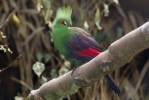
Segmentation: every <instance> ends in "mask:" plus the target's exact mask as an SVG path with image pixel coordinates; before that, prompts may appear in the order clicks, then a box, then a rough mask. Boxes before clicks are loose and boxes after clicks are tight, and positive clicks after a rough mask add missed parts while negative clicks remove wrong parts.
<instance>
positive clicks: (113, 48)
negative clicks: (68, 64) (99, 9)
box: [28, 22, 149, 100]
mask: <svg viewBox="0 0 149 100" xmlns="http://www.w3.org/2000/svg"><path fill="white" fill-rule="evenodd" d="M147 48H149V22H147V23H145V24H144V25H142V26H140V27H139V28H137V29H135V30H133V31H131V32H130V33H128V34H126V35H125V36H124V37H122V38H121V39H119V40H117V41H115V42H114V43H112V44H111V45H110V46H109V48H108V49H107V50H106V51H104V52H103V53H101V54H100V55H98V56H97V57H95V58H94V59H92V60H91V61H89V62H88V63H86V64H84V65H82V66H80V67H79V68H77V69H76V70H75V71H74V73H73V75H72V76H71V72H68V73H66V74H64V75H63V76H61V77H59V78H56V79H53V80H51V81H49V82H47V83H45V84H43V85H42V86H41V87H40V88H39V89H37V90H32V91H31V93H30V95H29V96H28V100H57V99H59V98H60V97H62V96H64V95H66V94H68V93H70V92H73V91H75V90H76V89H78V88H80V87H83V86H90V85H92V84H93V83H94V82H95V81H97V80H98V79H99V78H100V77H102V76H104V75H106V74H107V73H111V72H113V71H114V70H115V69H118V68H120V67H122V66H123V65H125V64H126V63H129V62H130V61H131V59H132V58H133V57H134V56H135V55H136V54H138V53H139V52H141V51H142V50H145V49H147Z"/></svg>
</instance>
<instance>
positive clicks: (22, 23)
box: [0, 0, 149, 100]
mask: <svg viewBox="0 0 149 100" xmlns="http://www.w3.org/2000/svg"><path fill="white" fill-rule="evenodd" d="M141 2H142V1H141ZM146 2H147V1H146ZM62 5H70V6H71V7H72V9H73V15H72V22H73V26H77V27H81V28H85V29H86V30H87V31H88V32H89V33H90V34H91V35H92V36H93V37H94V38H95V39H96V40H97V41H98V42H99V44H100V45H101V46H102V47H103V48H104V49H106V48H107V47H108V46H109V45H110V44H111V43H112V42H113V41H115V40H117V39H119V38H120V37H122V36H124V35H125V34H127V33H128V32H130V31H131V30H133V29H135V28H137V27H138V26H140V25H141V24H142V23H144V22H145V20H146V19H145V18H146V16H142V15H141V14H140V13H139V12H137V11H132V10H127V11H124V10H123V8H122V7H121V6H120V5H119V1H118V0H36V1H33V0H22V1H19V0H15V1H14V0H10V1H9V2H8V1H7V0H1V1H0V9H1V10H0V25H1V24H2V23H3V22H4V21H5V20H6V18H7V16H9V15H11V13H12V12H13V13H14V15H13V16H12V17H9V21H7V23H6V24H5V25H3V27H2V28H1V31H0V33H1V37H3V38H4V37H5V36H6V37H7V38H6V39H5V40H4V39H3V38H2V39H1V38H0V43H3V44H9V47H10V48H11V50H12V51H13V54H12V55H10V54H5V55H4V53H3V52H0V56H1V57H0V64H1V65H2V66H5V65H8V64H9V63H10V62H12V60H14V59H15V58H16V57H17V56H18V55H19V54H22V57H21V58H20V59H19V60H18V64H17V65H16V64H15V65H13V68H12V69H14V70H12V71H11V73H9V71H8V72H7V70H6V71H5V72H3V73H6V75H3V74H0V76H3V77H0V78H1V82H0V84H1V86H2V85H4V87H8V86H9V85H11V87H13V90H14V91H13V92H14V93H13V95H12V94H11V93H9V90H10V89H8V90H6V92H5V90H4V89H2V87H0V93H1V94H0V98H3V99H4V100H11V99H12V98H13V99H14V98H15V95H16V94H17V93H18V92H20V94H19V96H16V97H23V98H25V97H26V96H27V95H28V93H29V92H30V89H31V88H32V89H36V88H38V87H39V86H40V85H41V84H43V83H44V82H47V80H51V79H53V78H55V77H58V76H59V75H62V74H64V73H66V72H68V71H69V70H70V66H72V67H73V66H75V62H74V61H70V62H71V65H69V62H68V60H67V59H66V58H63V57H61V55H60V54H59V52H58V51H57V50H56V49H55V48H54V45H53V42H52V41H51V40H52V38H51V36H50V35H49V33H50V32H51V30H50V28H49V27H48V26H50V23H52V22H53V20H54V17H55V14H56V10H57V9H58V8H59V7H60V6H62ZM147 18H148V16H147ZM2 33H3V34H2ZM1 41H2V42H1ZM2 48H3V47H0V49H2ZM3 50H4V49H3ZM148 55H149V53H148V50H145V51H143V52H141V53H140V54H139V55H137V56H136V57H135V58H134V59H133V60H132V61H131V62H130V63H129V64H127V65H125V66H124V67H123V68H121V69H120V70H116V71H115V72H114V73H113V74H112V75H113V77H114V80H116V82H117V83H118V84H119V86H120V89H121V90H122V96H120V99H121V100H126V99H133V98H134V97H135V100H140V99H144V98H149V96H148V94H147V93H148V92H149V91H148V90H147V88H149V87H148V81H147V80H146V79H147V75H148V74H147V71H148V67H146V66H147V65H146V64H148V63H146V61H147V60H148ZM3 57H5V58H3ZM6 57H7V58H6ZM36 61H39V62H40V63H41V62H42V63H44V65H45V70H44V71H43V73H42V74H40V77H39V78H38V77H37V75H36V74H35V73H34V72H33V71H32V66H33V64H34V63H35V62H36ZM1 68H2V67H0V69H1ZM145 68H146V69H147V70H144V69H145ZM13 72H14V73H16V74H14V73H13ZM145 75H146V76H145ZM12 76H13V77H16V78H18V79H19V80H20V81H15V84H11V83H14V81H12V80H10V83H9V82H7V83H8V85H7V84H6V82H4V81H3V80H4V79H7V78H9V77H12ZM143 78H144V80H143ZM141 82H142V84H141ZM18 84H19V85H20V87H18ZM4 87H3V88H4ZM29 87H31V88H29ZM20 90H21V91H20ZM4 94H5V96H4ZM6 95H7V96H6ZM64 98H66V99H67V100H70V99H71V100H96V99H97V100H108V99H110V100H111V99H113V100H116V99H117V97H116V95H115V94H114V93H113V92H111V91H109V87H108V84H107V82H106V81H105V79H103V78H101V79H100V80H99V81H97V82H96V83H95V84H94V85H93V86H91V87H87V88H82V89H79V90H78V91H77V92H76V93H74V94H72V95H67V96H66V97H64Z"/></svg>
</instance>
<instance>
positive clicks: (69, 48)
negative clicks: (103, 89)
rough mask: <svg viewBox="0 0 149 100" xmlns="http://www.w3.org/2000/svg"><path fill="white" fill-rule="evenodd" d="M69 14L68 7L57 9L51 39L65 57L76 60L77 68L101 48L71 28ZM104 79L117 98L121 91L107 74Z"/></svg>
mask: <svg viewBox="0 0 149 100" xmlns="http://www.w3.org/2000/svg"><path fill="white" fill-rule="evenodd" d="M71 14H72V8H71V7H70V6H67V7H61V8H59V9H58V11H57V14H56V18H55V20H54V22H53V25H52V37H53V41H54V45H55V47H56V48H57V49H58V50H59V51H60V52H61V53H62V54H63V55H64V56H65V57H67V58H72V59H75V60H77V61H78V66H79V65H81V64H83V63H86V62H88V61H90V60H91V59H93V58H94V57H96V56H97V55H98V54H100V53H101V52H102V48H101V47H100V46H99V44H98V43H97V42H96V41H95V40H94V39H93V38H92V37H91V36H90V34H89V33H87V32H86V31H85V30H83V29H81V28H78V27H73V26H72V21H71ZM78 66H76V67H75V68H74V69H73V71H74V70H75V69H76V68H77V67H78ZM73 71H72V73H73ZM105 78H106V80H107V81H108V83H109V85H110V87H111V88H112V90H113V91H114V92H115V93H116V94H117V95H118V96H119V95H120V94H121V91H120V89H119V87H118V86H117V84H116V83H115V82H114V80H113V79H112V77H111V76H110V75H109V74H107V75H105Z"/></svg>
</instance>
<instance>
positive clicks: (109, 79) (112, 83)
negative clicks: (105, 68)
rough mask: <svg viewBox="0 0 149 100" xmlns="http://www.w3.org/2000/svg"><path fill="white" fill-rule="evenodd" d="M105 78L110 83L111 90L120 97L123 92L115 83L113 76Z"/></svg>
mask: <svg viewBox="0 0 149 100" xmlns="http://www.w3.org/2000/svg"><path fill="white" fill-rule="evenodd" d="M104 77H105V78H106V80H107V81H108V83H109V85H110V87H111V89H112V90H113V91H114V92H115V93H116V94H117V95H118V96H119V95H120V94H121V91H120V89H119V87H118V86H117V84H116V83H115V81H114V80H113V78H112V77H111V75H109V74H107V75H105V76H104Z"/></svg>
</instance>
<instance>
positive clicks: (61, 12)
mask: <svg viewBox="0 0 149 100" xmlns="http://www.w3.org/2000/svg"><path fill="white" fill-rule="evenodd" d="M71 14H72V8H71V7H70V6H63V7H61V8H59V9H58V11H57V14H56V19H59V18H65V19H70V18H71Z"/></svg>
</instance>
